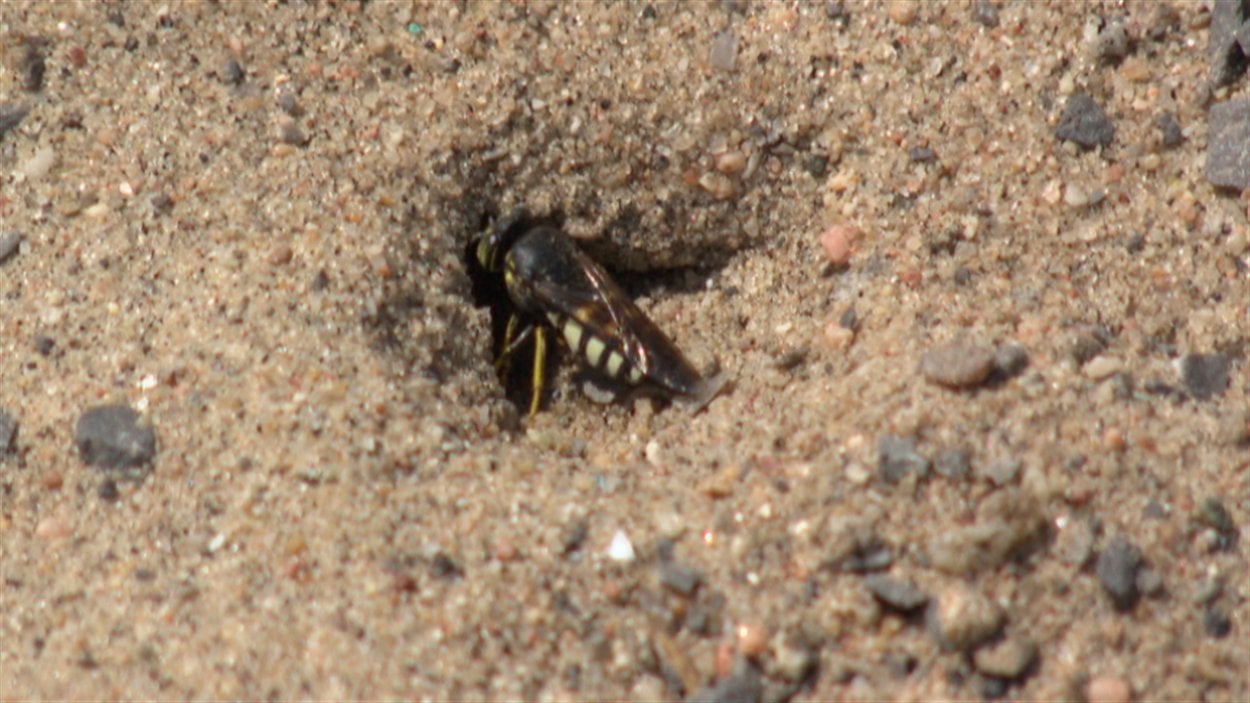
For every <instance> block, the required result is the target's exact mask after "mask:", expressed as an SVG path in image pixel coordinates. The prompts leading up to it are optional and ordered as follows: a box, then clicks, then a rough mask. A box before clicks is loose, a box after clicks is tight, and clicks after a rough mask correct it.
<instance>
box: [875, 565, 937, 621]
mask: <svg viewBox="0 0 1250 703" xmlns="http://www.w3.org/2000/svg"><path fill="white" fill-rule="evenodd" d="M864 585H865V586H867V587H868V590H869V591H871V592H872V595H873V596H875V597H876V599H877V600H879V601H881V603H882V604H884V605H886V606H889V607H890V608H893V609H895V610H898V611H902V612H908V611H911V610H915V609H917V608H919V607H921V606H923V605H925V604H926V603H928V602H929V594H927V593H925V592H924V591H922V590H920V589H919V588H918V587H917V586H916V585H915V584H913V583H911V582H910V581H903V580H901V579H896V578H894V577H893V576H889V575H886V574H870V575H868V576H865V577H864Z"/></svg>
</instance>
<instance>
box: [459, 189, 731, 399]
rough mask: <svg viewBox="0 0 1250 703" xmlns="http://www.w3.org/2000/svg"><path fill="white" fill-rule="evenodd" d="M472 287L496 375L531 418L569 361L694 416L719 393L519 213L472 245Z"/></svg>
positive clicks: (563, 242)
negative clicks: (488, 322) (562, 360)
mask: <svg viewBox="0 0 1250 703" xmlns="http://www.w3.org/2000/svg"><path fill="white" fill-rule="evenodd" d="M466 253H467V255H468V258H469V260H470V265H471V266H474V267H476V268H479V269H480V271H478V274H479V275H478V276H477V277H476V278H475V284H476V285H477V286H478V287H479V289H481V288H482V287H483V286H484V287H485V288H486V290H485V291H483V293H482V294H481V295H479V298H481V297H485V298H486V300H487V302H488V304H490V305H491V306H492V308H493V310H492V313H493V314H492V319H493V321H494V326H495V330H494V331H495V349H494V352H495V370H496V372H497V373H498V375H499V378H500V381H501V382H502V383H503V385H504V388H505V391H507V393H508V395H509V397H510V398H511V399H512V400H513V401H514V402H516V403H517V405H518V407H521V408H523V409H525V410H526V411H527V412H528V414H529V415H531V416H532V415H534V414H536V413H537V412H538V411H539V410H541V409H542V407H543V405H544V404H545V402H546V398H547V397H548V396H549V395H550V387H549V386H550V381H551V378H552V375H553V372H554V369H555V368H556V365H557V363H558V360H557V355H558V354H559V353H560V352H561V351H566V352H568V353H570V354H572V355H574V356H575V357H576V358H577V359H578V360H579V361H580V362H581V363H582V365H583V366H585V367H586V368H587V369H588V370H590V371H591V372H592V373H593V374H595V375H598V376H599V377H601V378H603V379H606V380H607V381H608V382H609V383H610V384H612V385H614V386H616V387H618V388H620V387H624V388H627V389H633V390H638V391H642V392H646V393H650V394H652V395H658V396H660V397H662V398H667V399H680V400H684V401H688V402H689V403H690V404H691V405H692V406H693V407H694V409H695V410H698V409H700V408H702V407H703V406H705V405H706V404H707V403H708V402H710V401H711V400H712V398H713V397H715V395H716V394H717V393H718V392H719V391H720V390H721V388H722V386H723V385H724V375H723V374H718V375H716V376H713V377H710V378H703V377H702V376H701V375H700V374H699V372H698V371H696V370H695V369H694V367H693V366H692V365H691V364H690V362H689V361H687V360H686V357H685V356H684V355H683V354H682V353H681V350H679V349H678V348H677V345H675V344H674V343H673V342H672V340H670V339H669V338H668V336H667V335H665V334H664V332H662V331H661V330H660V328H659V327H657V326H656V324H655V323H654V322H652V321H651V319H650V318H648V317H647V316H646V314H645V313H643V312H642V311H641V310H639V309H638V306H637V305H635V304H634V301H633V300H631V299H630V298H629V296H628V295H626V294H625V292H624V291H623V290H621V288H620V287H619V286H618V285H617V284H616V283H615V282H614V281H613V280H612V279H611V278H609V277H608V274H607V273H606V272H605V271H604V270H603V269H602V268H601V267H600V266H599V264H597V263H595V261H594V260H593V259H591V258H590V257H589V256H587V255H586V254H585V253H584V252H582V250H581V249H579V248H578V246H577V245H576V244H575V243H574V242H573V240H572V239H571V238H570V237H569V236H568V235H567V234H565V233H564V232H562V231H561V230H559V229H557V228H556V227H555V226H553V225H551V224H546V223H540V222H536V221H535V220H532V219H531V218H529V216H528V215H527V214H526V213H525V212H524V211H520V210H519V211H517V212H515V213H513V214H512V215H510V216H508V217H506V218H504V219H501V220H499V221H498V222H496V223H495V224H494V225H493V226H492V227H489V228H487V229H485V230H484V231H482V232H481V233H479V234H478V235H476V236H475V237H473V239H472V240H471V241H470V243H469V250H468V252H466Z"/></svg>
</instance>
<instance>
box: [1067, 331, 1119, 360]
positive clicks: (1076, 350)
mask: <svg viewBox="0 0 1250 703" xmlns="http://www.w3.org/2000/svg"><path fill="white" fill-rule="evenodd" d="M1111 339H1112V335H1111V331H1110V330H1108V329H1107V328H1105V327H1102V326H1097V325H1095V326H1090V327H1087V328H1085V329H1083V330H1081V331H1080V332H1078V333H1077V334H1076V336H1074V337H1073V338H1072V341H1071V342H1070V345H1069V347H1068V353H1069V354H1071V355H1072V360H1073V361H1075V362H1076V363H1077V364H1080V365H1082V366H1084V365H1085V362H1087V361H1089V360H1090V359H1093V358H1094V357H1096V356H1098V355H1099V354H1101V353H1102V351H1103V350H1104V349H1106V348H1107V345H1108V344H1110V343H1111Z"/></svg>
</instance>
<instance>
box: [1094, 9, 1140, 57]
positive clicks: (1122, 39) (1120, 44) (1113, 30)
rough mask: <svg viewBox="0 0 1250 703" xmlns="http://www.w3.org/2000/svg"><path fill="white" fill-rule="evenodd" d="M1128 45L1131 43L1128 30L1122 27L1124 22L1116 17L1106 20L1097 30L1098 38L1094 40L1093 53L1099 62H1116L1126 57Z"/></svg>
mask: <svg viewBox="0 0 1250 703" xmlns="http://www.w3.org/2000/svg"><path fill="white" fill-rule="evenodd" d="M1130 45H1131V41H1130V39H1129V35H1128V29H1127V28H1125V26H1124V20H1123V19H1122V18H1119V17H1116V18H1113V19H1110V20H1107V21H1106V23H1105V24H1104V25H1103V27H1102V28H1101V29H1099V30H1098V36H1096V37H1095V38H1094V44H1093V51H1094V55H1095V56H1096V57H1098V58H1099V59H1100V60H1103V61H1108V62H1116V61H1119V60H1120V59H1123V58H1124V57H1125V56H1128V52H1129V49H1130V48H1131V46H1130Z"/></svg>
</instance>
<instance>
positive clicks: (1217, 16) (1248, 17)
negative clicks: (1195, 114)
mask: <svg viewBox="0 0 1250 703" xmlns="http://www.w3.org/2000/svg"><path fill="white" fill-rule="evenodd" d="M1239 6H1240V7H1239ZM1247 23H1250V9H1247V8H1246V4H1245V2H1244V1H1243V2H1238V1H1237V0H1222V1H1220V0H1217V1H1216V2H1215V3H1213V7H1212V8H1211V26H1210V27H1209V28H1208V33H1207V36H1208V37H1210V55H1211V76H1210V81H1211V83H1212V85H1215V86H1221V85H1226V84H1228V83H1232V82H1233V81H1236V80H1237V79H1239V78H1243V77H1244V76H1245V75H1246V69H1247V68H1250V30H1247V29H1246V24H1247ZM1214 131H1215V130H1214V129H1213V130H1212V132H1214Z"/></svg>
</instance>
